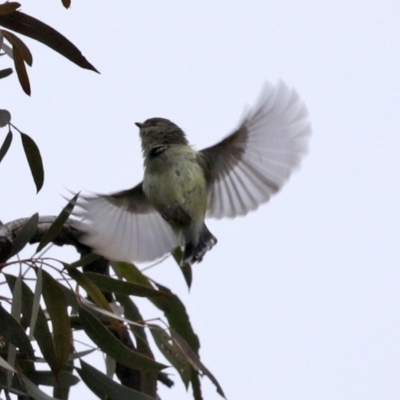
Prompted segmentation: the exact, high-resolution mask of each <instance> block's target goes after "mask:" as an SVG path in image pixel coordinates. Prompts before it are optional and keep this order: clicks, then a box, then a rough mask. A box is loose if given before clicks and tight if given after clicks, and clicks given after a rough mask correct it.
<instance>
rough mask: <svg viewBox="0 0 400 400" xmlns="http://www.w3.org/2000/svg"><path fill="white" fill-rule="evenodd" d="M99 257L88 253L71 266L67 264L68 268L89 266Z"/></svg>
mask: <svg viewBox="0 0 400 400" xmlns="http://www.w3.org/2000/svg"><path fill="white" fill-rule="evenodd" d="M100 257H101V256H99V255H98V254H95V253H89V254H86V255H85V256H83V257H82V258H80V259H79V260H78V261H75V262H73V263H71V264H69V266H70V267H71V268H77V267H84V266H85V265H88V264H91V263H92V262H95V261H97V260H98V259H99V258H100Z"/></svg>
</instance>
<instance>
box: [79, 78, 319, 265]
mask: <svg viewBox="0 0 400 400" xmlns="http://www.w3.org/2000/svg"><path fill="white" fill-rule="evenodd" d="M135 124H136V126H137V127H138V128H139V134H140V139H141V146H142V152H143V157H144V177H143V181H142V182H140V183H139V184H137V185H136V186H134V187H133V188H131V189H128V190H123V191H119V192H115V193H112V194H108V195H104V194H90V195H84V196H81V197H80V199H79V201H78V206H79V209H80V211H79V212H78V214H79V216H80V218H81V222H83V224H84V227H85V228H84V235H83V238H82V239H81V241H82V242H83V243H84V244H86V245H88V246H90V247H91V248H92V249H93V251H94V252H95V253H97V254H100V255H102V256H104V257H105V258H107V259H109V260H115V261H126V262H148V261H153V260H156V259H160V258H161V257H163V256H165V255H166V254H168V253H170V252H171V251H172V250H173V249H175V248H176V247H180V248H181V249H182V254H183V255H182V259H181V262H180V264H181V266H184V265H189V266H191V265H192V264H194V263H198V262H200V261H202V259H203V257H204V255H205V253H206V252H207V251H209V250H211V248H212V247H213V246H214V245H215V244H216V243H217V238H216V237H215V236H214V235H213V234H212V233H211V232H210V230H209V229H208V228H207V226H206V224H205V218H206V217H207V218H216V219H221V218H234V217H237V216H243V215H246V214H247V213H248V212H250V211H253V210H255V209H257V208H258V207H259V205H261V204H262V203H265V202H267V201H268V200H269V199H270V198H271V196H272V195H274V194H275V193H277V192H278V191H279V190H280V189H281V188H282V186H283V185H284V184H285V182H286V181H287V180H288V178H289V176H290V175H291V173H292V172H293V171H294V170H295V169H296V168H297V167H299V165H300V162H301V160H302V158H303V157H304V155H305V154H306V153H307V152H308V143H309V138H310V135H311V132H312V128H311V123H310V119H309V113H308V110H307V107H306V105H305V103H304V102H303V101H302V100H301V99H300V97H299V95H298V93H297V91H296V90H295V89H294V88H292V87H290V86H288V85H287V84H286V83H285V82H284V81H282V80H280V81H278V82H277V84H275V85H274V84H271V83H269V82H267V83H266V84H265V85H264V88H263V90H262V92H261V96H260V98H259V100H258V102H257V103H256V105H255V106H254V107H253V108H251V109H249V110H248V111H247V112H246V113H245V115H244V117H243V118H242V119H241V121H240V123H239V125H238V127H237V128H236V129H235V130H234V131H233V132H232V133H231V134H230V135H228V136H226V137H225V138H224V139H223V140H221V141H220V142H218V143H217V144H215V145H213V146H210V147H207V148H205V149H203V150H200V151H197V150H195V149H194V148H193V147H192V146H191V145H190V144H189V141H188V139H187V137H186V134H185V132H184V131H183V130H182V129H181V128H180V127H179V126H178V125H176V124H175V123H174V122H172V121H170V120H168V119H166V118H160V117H157V118H150V119H147V120H146V121H144V122H136V123H135Z"/></svg>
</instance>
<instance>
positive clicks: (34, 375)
mask: <svg viewBox="0 0 400 400" xmlns="http://www.w3.org/2000/svg"><path fill="white" fill-rule="evenodd" d="M25 376H26V377H27V378H29V379H30V380H31V381H32V382H33V383H35V384H36V385H44V386H55V385H56V384H57V382H56V380H55V378H54V374H53V372H51V371H27V372H25ZM59 380H60V382H61V383H62V385H63V386H65V387H68V386H73V385H76V384H77V383H79V382H80V380H79V378H78V377H77V376H75V375H73V374H71V373H70V372H66V371H61V374H60V377H59Z"/></svg>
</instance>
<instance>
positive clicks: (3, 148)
mask: <svg viewBox="0 0 400 400" xmlns="http://www.w3.org/2000/svg"><path fill="white" fill-rule="evenodd" d="M12 138H13V136H12V132H11V130H9V131H8V133H7V136H6V138H5V139H4V142H3V144H2V146H1V148H0V162H1V160H2V159H3V158H4V156H5V155H6V154H7V151H8V149H9V148H10V146H11V142H12Z"/></svg>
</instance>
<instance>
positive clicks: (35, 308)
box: [29, 268, 43, 339]
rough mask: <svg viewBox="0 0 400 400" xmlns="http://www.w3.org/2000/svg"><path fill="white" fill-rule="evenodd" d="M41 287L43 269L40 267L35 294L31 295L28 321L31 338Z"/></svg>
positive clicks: (31, 337)
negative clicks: (31, 302)
mask: <svg viewBox="0 0 400 400" xmlns="http://www.w3.org/2000/svg"><path fill="white" fill-rule="evenodd" d="M42 288H43V270H42V268H39V270H38V272H37V279H36V286H35V294H34V295H33V304H32V314H31V320H30V323H29V332H30V334H29V338H30V339H33V332H35V326H36V321H37V316H38V312H39V308H40V298H41V297H42Z"/></svg>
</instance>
